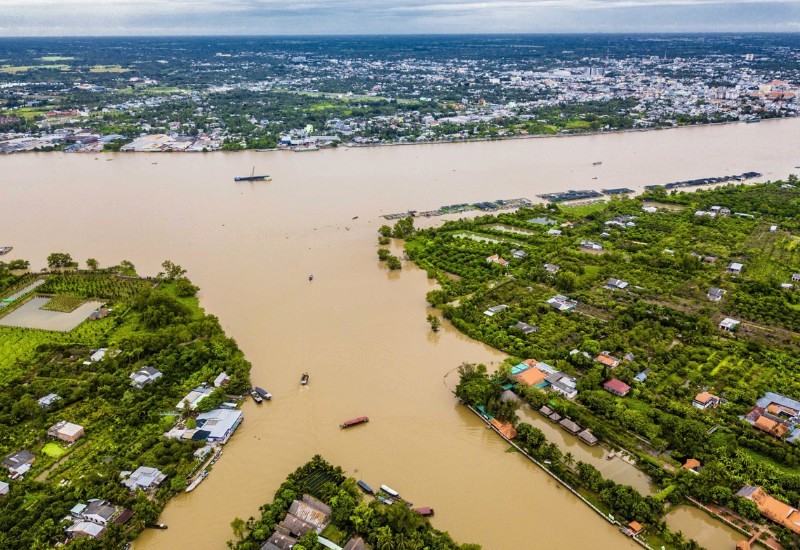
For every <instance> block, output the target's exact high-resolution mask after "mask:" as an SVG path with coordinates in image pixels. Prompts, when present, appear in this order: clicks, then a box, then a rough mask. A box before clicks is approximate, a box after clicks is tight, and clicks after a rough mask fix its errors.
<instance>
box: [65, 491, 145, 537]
mask: <svg viewBox="0 0 800 550" xmlns="http://www.w3.org/2000/svg"><path fill="white" fill-rule="evenodd" d="M132 517H133V510H130V509H128V508H123V507H122V506H117V505H114V504H111V503H110V502H107V501H105V500H100V499H89V500H87V501H86V502H85V503H83V502H79V503H78V504H76V505H75V506H73V507H72V509H71V510H70V511H69V516H67V517H66V518H64V519H65V520H67V521H69V522H70V523H71V524H70V525H69V527H67V529H66V533H67V536H69V538H71V539H76V538H82V537H89V538H93V539H98V538H102V537H103V535H104V534H105V532H106V529H107V528H108V527H109V526H110V525H112V524H125V523H126V522H127V521H128V520H129V519H131V518H132Z"/></svg>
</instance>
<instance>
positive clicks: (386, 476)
mask: <svg viewBox="0 0 800 550" xmlns="http://www.w3.org/2000/svg"><path fill="white" fill-rule="evenodd" d="M799 138H800V120H785V121H777V122H768V121H765V122H762V123H760V124H747V125H745V124H738V125H728V126H714V127H698V128H691V129H679V130H667V131H654V132H635V133H622V134H614V135H604V136H586V137H570V138H547V139H528V140H515V141H507V142H482V143H471V144H452V145H450V144H448V145H418V146H407V147H380V148H350V149H347V148H339V149H338V150H330V151H320V152H314V153H291V152H270V153H257V152H244V153H210V154H177V153H174V154H106V155H97V156H95V155H78V154H73V155H69V154H23V155H11V156H7V157H3V158H0V197H2V213H0V240H2V241H3V242H2V243H0V245H4V244H8V245H12V246H14V250H13V252H12V253H11V254H9V255H8V256H6V257H5V258H4V259H14V258H25V259H28V260H30V261H31V263H32V267H34V268H36V269H38V268H41V267H43V266H44V264H45V258H46V256H47V255H48V254H49V253H50V252H53V251H66V252H69V253H71V254H72V256H73V257H74V258H76V259H80V260H81V261H82V262H83V261H85V259H86V258H89V257H94V258H97V259H98V260H99V261H100V264H101V265H110V264H116V263H118V262H119V261H121V260H123V259H125V260H130V261H132V262H133V263H134V264H135V265H136V267H137V268H138V271H139V272H140V273H142V274H154V273H156V272H157V271H159V270H160V264H161V262H162V261H163V260H165V259H167V258H169V259H171V260H173V261H175V262H176V263H179V264H181V265H182V266H183V267H184V268H186V269H188V272H189V276H190V277H191V278H192V280H193V281H194V282H195V283H196V284H198V285H199V286H200V287H201V288H202V291H201V295H200V297H201V302H202V305H203V306H204V307H205V308H206V310H207V311H208V312H210V313H213V314H215V315H217V316H218V317H219V318H220V320H221V323H222V325H223V327H224V328H225V330H226V332H227V333H228V334H229V335H231V336H232V337H234V338H235V339H236V340H237V341H238V343H239V345H240V347H241V348H242V349H243V350H244V352H245V353H246V355H247V357H248V358H249V359H250V361H252V363H253V370H252V378H253V380H254V382H255V383H256V384H257V385H259V386H262V387H264V388H266V389H267V390H268V391H270V392H271V393H272V394H273V395H274V398H273V400H272V401H271V402H268V403H264V404H263V405H261V406H257V405H255V404H253V403H252V402H249V401H248V403H247V404H246V405H245V408H244V411H245V420H244V422H243V424H242V425H241V427H240V428H239V430H238V431H237V433H236V434H235V435H234V437H233V438H232V439H231V441H230V443H229V444H228V445H227V446H226V447H225V450H224V454H223V456H222V459H221V460H220V461H219V462H218V463H217V465H216V466H215V468H214V471H213V473H212V474H211V475H210V476H209V477H208V479H207V480H206V481H205V482H204V483H203V484H202V485H200V486H199V488H198V489H197V490H195V491H194V492H193V493H191V494H188V495H180V496H178V497H177V498H175V499H174V500H173V501H172V502H171V503H170V504H169V505H168V506H167V508H166V510H165V511H164V513H163V515H162V516H161V521H163V522H164V523H167V524H168V525H169V529H168V530H166V531H148V532H145V533H144V534H143V535H142V536H141V537H140V538H139V539H138V540H137V541H136V542H135V548H136V550H164V549H173V548H195V549H220V548H224V547H225V541H226V540H227V539H228V538H231V536H232V531H231V528H230V522H231V520H232V519H233V518H234V517H236V516H240V517H243V518H247V517H249V516H251V515H256V514H257V513H258V506H259V505H260V504H262V503H263V502H265V501H268V500H270V499H271V497H272V494H273V492H274V491H275V489H276V488H277V486H278V485H279V483H280V482H281V481H282V480H283V479H284V478H285V476H286V475H287V474H288V473H289V472H291V471H292V470H294V469H295V468H296V467H297V466H299V465H300V464H302V463H303V462H305V461H306V460H308V459H309V458H310V457H311V456H312V455H314V454H316V453H319V454H322V455H323V456H324V457H325V458H327V460H329V461H330V462H332V463H333V464H338V465H341V466H342V467H343V468H344V469H345V470H346V471H347V472H348V473H350V474H352V475H354V476H356V477H358V478H362V479H364V480H365V481H367V482H368V483H370V484H372V485H373V486H375V485H379V484H381V483H386V484H388V485H390V486H392V487H394V488H396V489H398V490H399V491H400V492H401V493H402V494H403V495H404V496H405V497H407V498H408V499H410V500H412V501H413V502H414V503H415V504H416V505H418V506H432V507H434V508H435V509H436V517H435V518H434V519H433V523H434V524H435V525H436V526H437V527H438V528H441V529H444V530H447V531H450V533H451V534H452V535H453V537H454V538H456V539H457V540H459V541H462V542H476V543H479V544H482V545H483V547H484V548H486V549H515V548H534V547H536V548H587V547H592V548H598V549H606V548H608V549H616V548H629V547H634V545H633V544H632V543H631V542H630V541H627V540H626V539H625V538H624V537H623V536H622V535H621V534H620V533H619V532H618V531H617V530H616V529H615V528H614V527H612V526H611V525H609V524H608V523H606V522H605V521H604V520H602V519H601V518H600V517H599V516H597V515H596V514H595V513H594V512H593V511H591V510H590V509H589V508H588V507H587V506H585V505H584V504H582V503H581V502H579V501H578V500H577V499H575V498H574V497H573V496H572V495H570V494H569V492H568V491H566V490H565V489H563V488H561V487H559V486H558V485H557V484H556V483H554V482H553V481H552V480H551V479H550V478H549V477H548V476H547V475H546V474H544V473H543V472H542V471H540V470H539V469H538V468H537V467H536V466H535V465H533V464H531V463H529V462H528V461H526V460H525V459H523V458H522V457H521V456H520V455H519V454H518V453H506V452H505V451H506V450H507V448H508V445H507V444H506V443H505V442H504V441H502V440H501V439H500V438H499V437H497V436H496V435H495V434H494V433H492V432H490V431H488V430H486V429H485V427H484V425H483V424H482V423H481V422H480V421H479V420H478V419H477V418H475V417H474V416H473V415H472V414H471V413H470V412H469V411H467V410H466V409H465V408H463V407H461V406H459V405H458V404H457V403H456V401H455V400H454V398H453V397H452V394H451V392H450V390H449V389H448V388H449V387H452V385H453V384H454V382H455V376H456V374H455V372H454V369H455V368H457V367H458V365H459V364H460V363H461V362H463V361H470V362H483V363H486V364H487V365H490V366H491V365H496V364H497V363H498V362H500V361H501V360H502V359H503V358H504V355H503V354H501V353H499V352H498V351H496V350H493V349H491V348H488V347H487V346H484V345H483V344H480V343H478V342H474V341H471V340H470V339H468V338H467V337H465V336H463V335H461V334H460V333H458V332H456V331H455V330H453V329H452V328H451V327H449V326H447V325H446V326H445V327H443V330H442V331H441V332H440V333H438V334H432V333H431V332H430V329H429V327H428V324H427V323H426V321H425V316H426V314H427V312H428V310H427V307H426V303H425V293H426V292H427V291H428V290H430V289H432V288H434V283H432V282H431V281H430V280H428V279H427V278H426V276H425V273H424V272H421V271H420V270H418V269H415V268H414V267H413V266H412V265H410V264H405V265H404V269H403V270H402V271H401V272H393V273H388V272H387V271H386V270H385V269H384V268H383V267H382V266H381V265H379V263H378V261H377V256H376V253H375V250H376V248H377V241H376V237H377V233H376V229H377V228H378V226H379V225H381V224H382V223H384V220H383V219H382V218H380V215H381V214H384V213H390V212H397V211H405V210H409V209H414V210H428V209H432V208H436V207H438V206H440V205H444V204H453V203H459V202H475V201H482V200H493V199H498V198H516V197H528V198H531V199H533V198H535V195H537V194H540V193H546V192H553V191H561V190H567V189H574V188H598V189H599V188H601V187H607V188H610V187H622V186H625V187H630V188H633V189H637V190H640V189H641V188H642V186H643V185H646V184H650V183H666V182H670V181H676V180H684V179H692V178H700V177H711V176H721V175H726V174H738V173H742V172H745V171H748V170H755V171H759V172H762V173H764V175H765V179H769V178H771V179H777V178H781V177H785V176H786V175H787V174H789V173H790V172H791V171H792V170H793V168H794V166H796V165H800V153H798V150H797V148H796V144H797V143H798V141H799ZM595 161H602V165H597V166H593V165H592V163H593V162H595ZM254 166H255V171H256V172H257V173H269V174H271V175H272V177H273V181H271V182H268V183H234V182H233V177H234V176H237V175H246V174H249V173H250V172H251V170H252V169H253V167H254ZM594 178H597V179H594ZM439 222H440V220H437V219H433V220H424V221H422V222H421V223H422V224H433V223H439ZM309 274H313V275H314V281H313V282H309V281H308V275H309ZM304 371H308V372H309V373H310V375H311V381H310V384H309V386H308V387H305V388H301V387H300V385H299V378H300V374H301V373H302V372H304ZM361 415H367V416H369V417H370V423H369V424H367V425H365V426H361V427H359V428H357V429H352V430H347V431H341V430H340V429H339V428H338V424H339V423H340V422H341V421H343V420H345V419H348V418H352V417H355V416H361ZM551 435H552V434H551ZM556 442H557V443H559V444H560V445H561V444H563V442H562V441H556ZM582 452H585V453H586V455H587V456H593V455H592V453H594V451H593V450H588V449H587V450H585V451H582ZM573 454H575V453H574V451H573ZM593 461H595V462H598V463H600V461H602V459H601V458H599V457H598V456H593ZM619 475H623V474H619ZM625 475H627V474H625ZM623 477H624V475H623ZM630 479H631V482H632V483H634V484H636V483H642V480H637V479H634V478H630Z"/></svg>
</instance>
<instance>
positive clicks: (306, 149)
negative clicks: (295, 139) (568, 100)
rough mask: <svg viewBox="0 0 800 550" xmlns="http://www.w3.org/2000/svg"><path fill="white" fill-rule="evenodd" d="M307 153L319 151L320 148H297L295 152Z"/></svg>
mask: <svg viewBox="0 0 800 550" xmlns="http://www.w3.org/2000/svg"><path fill="white" fill-rule="evenodd" d="M307 151H319V147H314V146H313V145H312V146H309V147H297V148H296V149H295V150H294V152H295V153H305V152H307Z"/></svg>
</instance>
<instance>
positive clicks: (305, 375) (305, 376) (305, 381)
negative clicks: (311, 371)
mask: <svg viewBox="0 0 800 550" xmlns="http://www.w3.org/2000/svg"><path fill="white" fill-rule="evenodd" d="M300 385H301V386H306V385H308V373H307V372H304V373H303V376H301V377H300Z"/></svg>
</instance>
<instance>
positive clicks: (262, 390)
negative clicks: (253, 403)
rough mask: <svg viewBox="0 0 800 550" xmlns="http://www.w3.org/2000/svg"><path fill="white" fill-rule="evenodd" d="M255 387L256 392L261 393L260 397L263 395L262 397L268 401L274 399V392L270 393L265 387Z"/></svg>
mask: <svg viewBox="0 0 800 550" xmlns="http://www.w3.org/2000/svg"><path fill="white" fill-rule="evenodd" d="M253 389H254V390H255V391H256V393H257V394H258V395H259V397H261V398H262V399H265V400H266V401H269V400H270V399H272V394H271V393H269V392H268V391H267V390H265V389H263V388H259V387H258V386H256V387H255V388H253Z"/></svg>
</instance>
